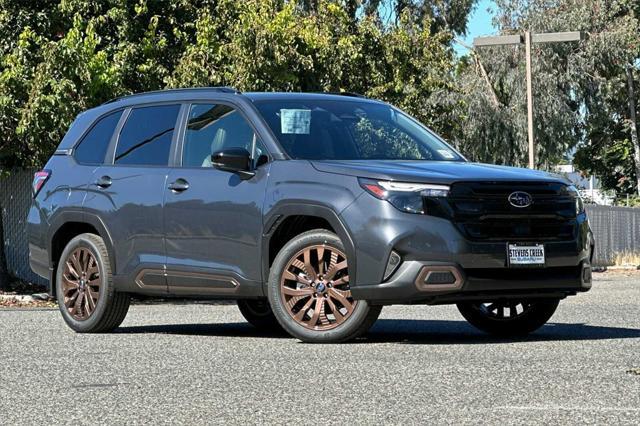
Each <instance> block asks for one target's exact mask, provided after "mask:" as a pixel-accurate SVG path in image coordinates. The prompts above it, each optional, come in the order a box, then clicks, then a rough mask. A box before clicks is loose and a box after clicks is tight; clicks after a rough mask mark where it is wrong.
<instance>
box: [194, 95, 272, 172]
mask: <svg viewBox="0 0 640 426" xmlns="http://www.w3.org/2000/svg"><path fill="white" fill-rule="evenodd" d="M230 148H244V149H246V150H247V151H249V152H251V153H253V154H252V158H254V159H258V160H257V161H256V164H263V163H264V162H266V160H265V158H266V151H264V148H263V146H262V143H260V141H259V140H258V139H257V137H256V134H255V133H254V132H253V128H252V127H251V126H250V125H249V123H247V121H246V120H245V119H244V117H243V116H242V114H240V113H239V112H238V111H237V110H235V109H234V108H233V107H230V106H228V105H213V104H195V105H192V106H191V109H190V111H189V122H188V123H187V130H186V133H185V137H184V148H183V150H182V165H183V166H185V167H212V163H211V154H213V153H215V152H218V151H222V150H224V149H230ZM261 157H262V159H260V158H261Z"/></svg>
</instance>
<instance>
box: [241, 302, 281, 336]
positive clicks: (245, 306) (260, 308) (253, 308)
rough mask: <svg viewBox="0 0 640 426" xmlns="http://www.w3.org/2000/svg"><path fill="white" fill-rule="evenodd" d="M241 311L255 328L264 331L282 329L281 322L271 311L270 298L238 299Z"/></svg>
mask: <svg viewBox="0 0 640 426" xmlns="http://www.w3.org/2000/svg"><path fill="white" fill-rule="evenodd" d="M238 308H239V309H240V313H241V314H242V316H243V317H244V319H246V320H247V322H248V323H249V324H251V325H253V326H254V327H255V328H257V329H259V330H262V331H271V332H277V331H282V327H280V323H279V322H278V320H277V319H276V317H275V315H273V312H272V311H271V305H269V300H268V299H246V300H245V299H242V300H238Z"/></svg>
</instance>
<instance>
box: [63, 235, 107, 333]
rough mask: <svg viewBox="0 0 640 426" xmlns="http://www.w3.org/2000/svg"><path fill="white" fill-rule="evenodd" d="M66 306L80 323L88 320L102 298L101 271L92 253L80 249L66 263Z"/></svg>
mask: <svg viewBox="0 0 640 426" xmlns="http://www.w3.org/2000/svg"><path fill="white" fill-rule="evenodd" d="M62 290H63V293H64V306H65V308H66V309H67V310H68V311H69V314H70V315H71V316H72V317H73V318H74V319H76V320H78V321H84V320H86V319H88V318H89V317H90V316H91V314H92V313H93V312H94V311H95V309H96V306H97V304H98V298H99V297H100V270H99V268H98V262H97V261H96V258H95V257H94V256H93V254H92V253H91V251H90V250H89V249H87V248H84V247H80V248H77V249H76V250H74V251H73V252H71V254H70V255H69V257H68V258H67V260H66V261H65V262H64V271H63V273H62Z"/></svg>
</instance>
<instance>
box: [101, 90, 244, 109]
mask: <svg viewBox="0 0 640 426" xmlns="http://www.w3.org/2000/svg"><path fill="white" fill-rule="evenodd" d="M192 91H193V92H196V91H203V92H205V91H212V92H220V93H238V94H239V93H241V92H240V91H239V90H237V89H234V88H233V87H227V86H216V87H183V88H178V89H164V90H153V91H150V92H140V93H132V94H130V95H123V96H118V97H117V98H113V99H111V100H108V101H107V102H105V103H104V104H110V103H112V102H117V101H120V100H123V99H129V98H135V97H137V96H143V95H154V94H159V93H167V92H171V93H176V92H178V93H179V92H192ZM104 104H103V105H104Z"/></svg>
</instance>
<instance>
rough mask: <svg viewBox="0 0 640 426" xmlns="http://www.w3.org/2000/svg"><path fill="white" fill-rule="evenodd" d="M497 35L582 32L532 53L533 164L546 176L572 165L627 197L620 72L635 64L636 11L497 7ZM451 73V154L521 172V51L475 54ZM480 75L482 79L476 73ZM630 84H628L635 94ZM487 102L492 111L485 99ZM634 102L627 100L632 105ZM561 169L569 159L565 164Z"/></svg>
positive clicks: (610, 1)
mask: <svg viewBox="0 0 640 426" xmlns="http://www.w3.org/2000/svg"><path fill="white" fill-rule="evenodd" d="M496 3H497V5H498V9H497V10H498V18H497V24H498V25H499V28H500V30H501V32H502V33H504V34H513V33H522V31H523V30H524V29H530V30H531V31H533V32H534V33H544V32H562V31H583V32H584V33H585V35H586V39H585V40H584V41H582V42H579V43H577V42H573V43H545V44H534V48H533V89H534V106H535V108H534V111H535V117H534V122H535V139H536V143H537V152H536V158H537V159H538V166H539V167H540V166H541V167H550V166H552V165H554V164H557V163H559V162H563V161H567V158H566V157H573V156H574V154H575V164H576V165H577V166H578V167H579V169H581V170H583V171H584V172H588V173H593V174H595V175H596V176H598V177H599V178H600V179H601V181H602V183H603V184H604V186H605V187H606V188H613V189H616V190H617V191H618V192H622V193H624V192H633V191H634V190H635V186H636V184H635V182H636V180H635V171H634V163H633V155H632V154H633V148H632V146H631V142H630V129H629V96H628V92H627V79H626V67H627V66H632V67H634V68H635V69H636V71H635V76H636V79H637V77H638V73H637V67H638V61H639V58H640V39H639V37H638V35H639V34H640V23H639V21H638V16H637V12H638V9H640V2H638V1H637V0H636V1H633V0H590V1H584V0H498V1H497V2H496ZM476 52H477V56H469V57H467V58H465V59H464V60H463V61H462V62H461V64H460V65H459V67H458V78H457V86H458V87H459V89H460V90H459V95H457V96H459V98H460V100H461V103H460V105H462V110H460V111H455V112H454V113H455V114H456V115H458V116H459V117H462V122H463V125H462V126H460V128H459V131H460V133H459V134H458V139H459V140H460V141H461V145H462V146H461V148H462V149H463V151H464V152H466V153H468V154H469V155H470V156H471V157H472V158H475V159H477V160H481V161H488V162H496V163H504V164H515V165H525V164H526V154H527V134H526V86H525V68H524V67H525V58H524V47H520V46H518V47H514V46H504V47H495V48H481V49H476ZM481 65H482V66H484V68H485V69H486V73H487V77H488V81H487V79H485V78H484V77H483V75H482V70H481V68H480V66H481ZM637 84H638V82H637V81H636V85H637ZM492 92H493V93H495V95H496V98H497V101H498V102H497V104H496V103H495V102H494V100H493V97H492V96H491V94H492ZM635 101H636V102H637V101H638V100H637V99H636V100H635ZM569 159H571V158H569Z"/></svg>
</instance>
